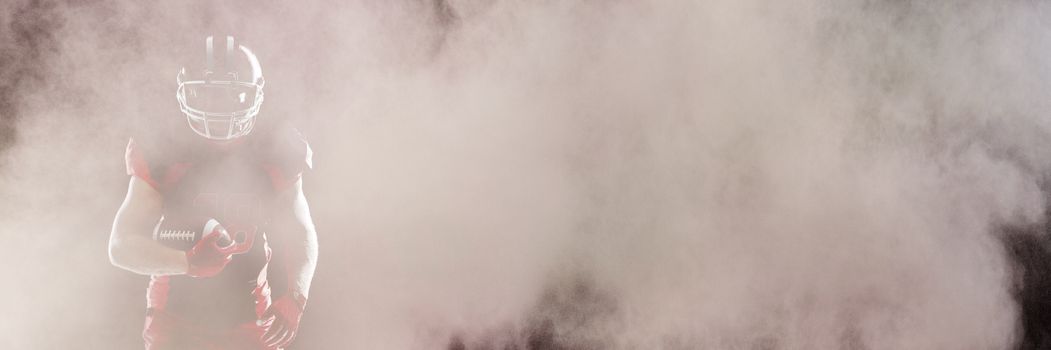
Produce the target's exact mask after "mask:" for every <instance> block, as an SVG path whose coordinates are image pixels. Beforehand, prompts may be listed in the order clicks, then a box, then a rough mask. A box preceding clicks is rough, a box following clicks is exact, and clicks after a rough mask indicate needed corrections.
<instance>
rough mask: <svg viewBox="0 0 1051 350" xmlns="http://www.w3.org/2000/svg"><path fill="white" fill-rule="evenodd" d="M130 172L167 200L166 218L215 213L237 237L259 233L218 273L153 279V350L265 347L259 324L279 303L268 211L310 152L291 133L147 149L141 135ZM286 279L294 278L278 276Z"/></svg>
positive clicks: (149, 340)
mask: <svg viewBox="0 0 1051 350" xmlns="http://www.w3.org/2000/svg"><path fill="white" fill-rule="evenodd" d="M126 161H127V168H128V174H129V175H132V176H137V177H139V178H141V179H143V180H145V181H146V182H147V183H149V184H150V185H151V186H153V188H154V189H156V190H157V191H158V192H159V193H160V194H161V195H162V196H163V198H164V203H163V216H164V220H175V219H178V218H194V217H208V218H214V219H216V220H218V221H219V222H220V223H221V224H222V225H223V226H224V227H226V229H227V230H228V231H229V232H230V234H231V235H232V236H234V237H235V238H237V237H241V239H243V238H245V237H246V236H254V237H253V238H254V239H253V240H252V241H253V242H254V243H253V244H252V246H251V248H250V249H249V250H248V252H246V253H244V254H239V255H236V256H235V257H234V258H233V260H232V261H231V262H230V263H229V264H228V265H227V266H226V267H225V269H224V270H223V271H222V272H221V273H219V274H218V275H216V276H213V277H209V278H194V277H189V276H152V277H151V278H150V283H149V287H148V288H147V297H146V307H147V317H146V324H145V329H144V331H143V338H144V339H145V341H146V349H148V350H157V349H171V348H174V349H266V348H267V347H265V346H264V345H262V342H261V340H260V339H259V338H260V336H261V335H262V334H263V332H265V331H266V327H267V326H268V325H266V324H257V321H258V320H259V319H260V318H261V317H262V316H263V313H264V312H265V311H266V309H267V308H268V307H269V306H270V302H271V298H270V286H269V284H270V282H269V279H268V270H270V269H271V268H272V267H271V266H270V260H271V247H270V243H269V242H268V240H267V236H268V235H271V236H272V235H275V234H280V232H271V231H270V230H269V228H270V220H269V218H270V217H271V215H270V213H269V210H270V207H271V206H272V205H271V204H272V202H273V200H274V198H275V196H276V195H277V194H279V193H280V192H281V191H282V190H285V189H287V188H289V187H290V186H291V185H293V184H294V183H295V181H297V180H298V179H299V177H300V176H301V174H302V172H303V171H304V170H306V169H308V168H310V166H311V151H310V146H309V145H308V144H307V143H306V141H304V140H303V139H302V137H300V136H299V134H298V132H295V131H294V130H291V131H289V132H285V133H260V134H253V135H251V136H249V137H245V138H242V139H238V140H235V141H231V142H230V143H227V144H217V143H214V142H212V141H208V140H202V139H187V140H185V141H182V142H176V141H171V142H166V143H150V144H146V143H143V142H139V141H138V140H135V139H132V140H131V141H130V142H129V143H128V149H127V153H126ZM274 277H278V278H280V279H282V282H283V279H285V276H283V275H282V276H274Z"/></svg>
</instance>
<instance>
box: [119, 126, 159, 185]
mask: <svg viewBox="0 0 1051 350" xmlns="http://www.w3.org/2000/svg"><path fill="white" fill-rule="evenodd" d="M124 164H125V166H126V167H127V172H128V175H131V176H135V177H138V178H140V179H142V180H143V181H146V183H148V184H150V186H153V188H154V189H159V186H158V184H157V181H156V180H154V178H153V176H152V174H150V166H149V163H147V162H146V156H145V155H144V154H143V150H142V147H141V146H139V145H138V144H136V143H135V139H134V138H132V139H130V140H128V148H127V150H126V151H125V152H124Z"/></svg>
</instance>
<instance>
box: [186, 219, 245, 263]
mask: <svg viewBox="0 0 1051 350" xmlns="http://www.w3.org/2000/svg"><path fill="white" fill-rule="evenodd" d="M204 228H205V229H204V231H203V232H208V233H207V234H205V235H204V237H202V238H201V240H200V241H197V243H196V244H194V245H193V248H190V250H188V251H186V263H187V265H188V269H187V271H186V274H187V275H189V276H192V277H212V276H215V275H218V274H219V272H222V271H223V268H225V267H226V264H229V263H230V261H231V260H233V255H234V254H240V253H244V252H247V251H248V250H249V249H250V248H251V247H252V239H253V238H254V235H249V236H248V237H246V240H245V242H234V241H233V240H232V239H231V238H230V235H229V234H228V233H227V232H226V229H225V228H223V226H222V225H220V224H219V222H218V221H215V219H210V220H208V223H206V224H205V225H204ZM221 242H222V243H226V244H225V245H224V244H221Z"/></svg>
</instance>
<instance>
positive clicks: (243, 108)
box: [175, 36, 264, 141]
mask: <svg viewBox="0 0 1051 350" xmlns="http://www.w3.org/2000/svg"><path fill="white" fill-rule="evenodd" d="M204 44H205V50H204V56H203V58H204V59H203V60H199V59H197V60H194V61H193V62H190V63H191V64H188V65H185V66H183V67H182V69H180V70H179V74H178V76H177V77H176V82H177V83H178V85H179V87H178V89H177V90H176V93H175V97H176V99H178V100H179V108H180V109H181V110H182V113H183V114H185V115H186V120H187V122H188V123H189V124H190V128H191V129H193V131H194V132H196V133H197V134H198V135H201V136H203V137H205V138H208V139H210V140H219V141H225V140H232V139H236V138H238V137H242V136H245V135H248V133H250V132H251V131H252V127H253V126H254V125H255V117H256V115H257V114H259V107H260V106H261V105H262V104H263V85H264V80H263V69H262V68H261V67H260V66H259V59H257V58H256V56H255V54H254V53H252V50H249V49H248V48H247V47H245V46H244V45H240V44H239V43H237V42H236V41H235V40H234V37H232V36H225V37H214V36H209V37H207V38H205V40H204ZM198 57H200V56H198Z"/></svg>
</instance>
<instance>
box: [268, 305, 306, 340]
mask: <svg viewBox="0 0 1051 350" xmlns="http://www.w3.org/2000/svg"><path fill="white" fill-rule="evenodd" d="M306 301H307V299H306V297H304V296H303V295H302V294H299V293H289V294H288V295H285V296H282V297H280V298H277V300H274V303H273V304H270V308H269V309H267V310H266V314H264V315H263V320H264V321H265V323H269V324H270V326H269V327H268V328H267V330H266V333H264V334H263V343H264V344H266V346H268V347H275V348H284V347H286V346H288V344H291V343H292V340H293V339H295V338H296V333H297V332H298V331H299V320H300V318H302V317H303V309H304V308H305V307H306ZM265 323H264V324H265Z"/></svg>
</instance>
